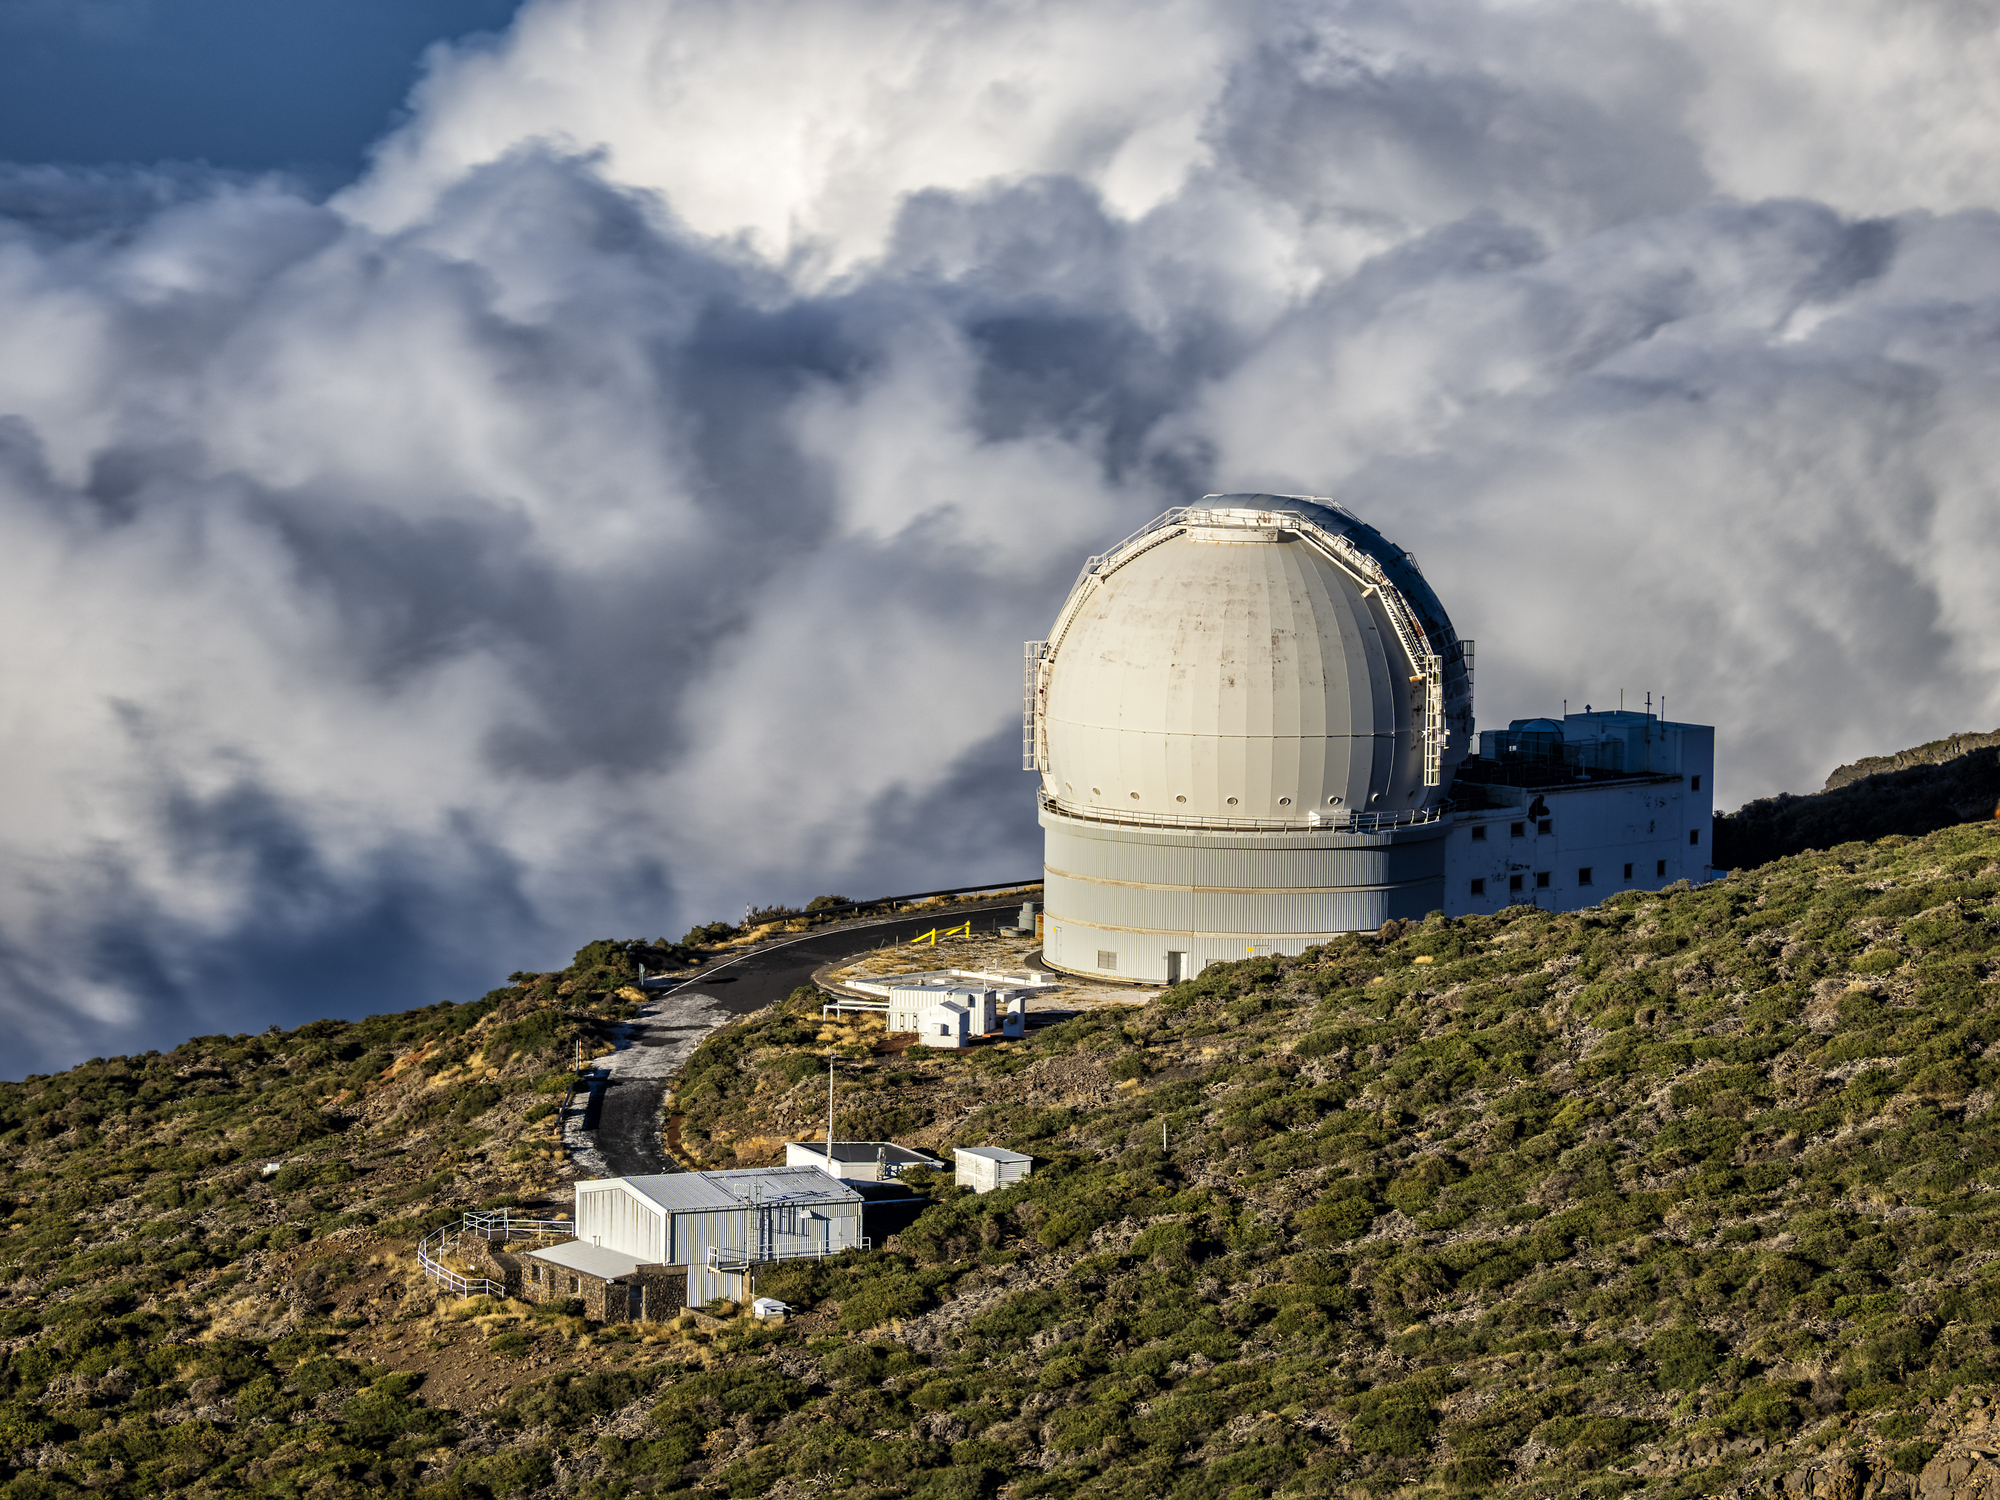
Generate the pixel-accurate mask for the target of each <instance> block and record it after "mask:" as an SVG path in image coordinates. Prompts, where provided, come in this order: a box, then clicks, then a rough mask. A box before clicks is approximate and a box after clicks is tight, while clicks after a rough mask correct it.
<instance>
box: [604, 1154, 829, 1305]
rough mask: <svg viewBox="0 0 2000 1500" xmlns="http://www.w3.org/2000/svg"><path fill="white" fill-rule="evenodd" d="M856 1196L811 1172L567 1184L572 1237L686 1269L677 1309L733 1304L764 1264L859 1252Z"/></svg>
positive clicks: (767, 1170) (762, 1170) (764, 1170)
mask: <svg viewBox="0 0 2000 1500" xmlns="http://www.w3.org/2000/svg"><path fill="white" fill-rule="evenodd" d="M861 1202H862V1198H861V1194H859V1193H857V1192H855V1191H854V1189H852V1188H851V1187H849V1186H847V1185H846V1184H845V1183H842V1182H840V1181H838V1180H836V1179H835V1178H832V1177H830V1176H828V1175H827V1174H826V1173H825V1172H823V1171H821V1170H820V1169H819V1168H817V1167H758V1168H753V1169H751V1170H748V1171H741V1172H675V1173H669V1174H663V1175H659V1176H649V1177H604V1178H598V1179H595V1180H592V1181H587V1182H579V1183H578V1184H577V1185H576V1233H577V1239H578V1240H579V1241H580V1242H583V1243H585V1244H590V1245H597V1246H601V1247H603V1248H604V1249H607V1250H615V1251H618V1252H620V1253H621V1254H624V1255H629V1256H631V1257H633V1258H634V1259H635V1260H637V1261H639V1262H641V1263H645V1264H652V1265H678V1266H685V1267H687V1273H688V1275H687V1305H688V1306H690V1307H700V1306H702V1305H703V1304H704V1303H706V1302H707V1301H708V1300H709V1299H710V1298H712V1297H719V1296H726V1297H736V1298H739V1299H740V1298H741V1297H742V1296H743V1294H744V1292H745V1290H746V1287H745V1285H744V1278H743V1273H744V1272H745V1271H746V1270H747V1269H748V1268H749V1267H751V1266H754V1265H761V1264H764V1263H766V1262H769V1261H776V1260H794V1259H798V1258H801V1257H810V1256H822V1255H836V1254H838V1253H839V1252H840V1251H842V1250H852V1249H864V1248H866V1247H867V1243H868V1242H867V1240H866V1239H865V1238H864V1237H863V1235H862V1231H861Z"/></svg>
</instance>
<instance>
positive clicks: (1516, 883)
mask: <svg viewBox="0 0 2000 1500" xmlns="http://www.w3.org/2000/svg"><path fill="white" fill-rule="evenodd" d="M1520 888H1521V877H1520V876H1518V875H1509V876H1508V877H1507V889H1508V890H1510V891H1518V890H1519V889H1520Z"/></svg>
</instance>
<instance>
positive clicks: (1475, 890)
mask: <svg viewBox="0 0 2000 1500" xmlns="http://www.w3.org/2000/svg"><path fill="white" fill-rule="evenodd" d="M1472 894H1473V895H1475V896H1483V895H1485V894H1486V882H1485V881H1483V880H1475V881H1473V882H1472Z"/></svg>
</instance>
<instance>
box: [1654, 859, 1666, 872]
mask: <svg viewBox="0 0 2000 1500" xmlns="http://www.w3.org/2000/svg"><path fill="white" fill-rule="evenodd" d="M1653 873H1654V874H1655V875H1664V874H1666V873H1667V862H1666V861H1665V860H1664V859H1662V860H1656V861H1655V862H1654V864H1653Z"/></svg>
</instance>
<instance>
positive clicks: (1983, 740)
mask: <svg viewBox="0 0 2000 1500" xmlns="http://www.w3.org/2000/svg"><path fill="white" fill-rule="evenodd" d="M1995 745H2000V729H1996V730H1994V731H1993V732H1992V733H1991V734H1952V735H1946V736H1945V737H1944V738H1943V739H1941V740H1932V741H1931V742H1930V743H1929V744H1928V745H1918V746H1917V747H1916V748H1915V749H1914V750H1898V751H1897V752H1896V753H1895V754H1894V755H1864V756H1862V757H1861V759H1859V760H1857V761H1855V762H1853V763H1852V764H1851V765H1845V766H1839V767H1836V768H1835V769H1834V771H1833V773H1832V774H1831V775H1829V776H1828V777H1827V778H1826V785H1825V786H1823V787H1821V788H1820V790H1821V791H1823V792H1831V791H1836V790H1838V789H1839V788H1841V787H1844V786H1847V785H1849V784H1851V783H1853V782H1856V781H1860V780H1861V779H1862V778H1863V777H1866V776H1880V775H1882V774H1883V773H1884V772H1886V771H1907V770H1908V769H1909V768H1910V767H1911V766H1941V765H1943V764H1944V763H1945V762H1946V761H1953V760H1957V759H1958V758H1959V757H1960V756H1961V755H1969V754H1971V753H1972V752H1973V751H1974V750H1985V749H1989V748H1991V747H1992V746H1995Z"/></svg>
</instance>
